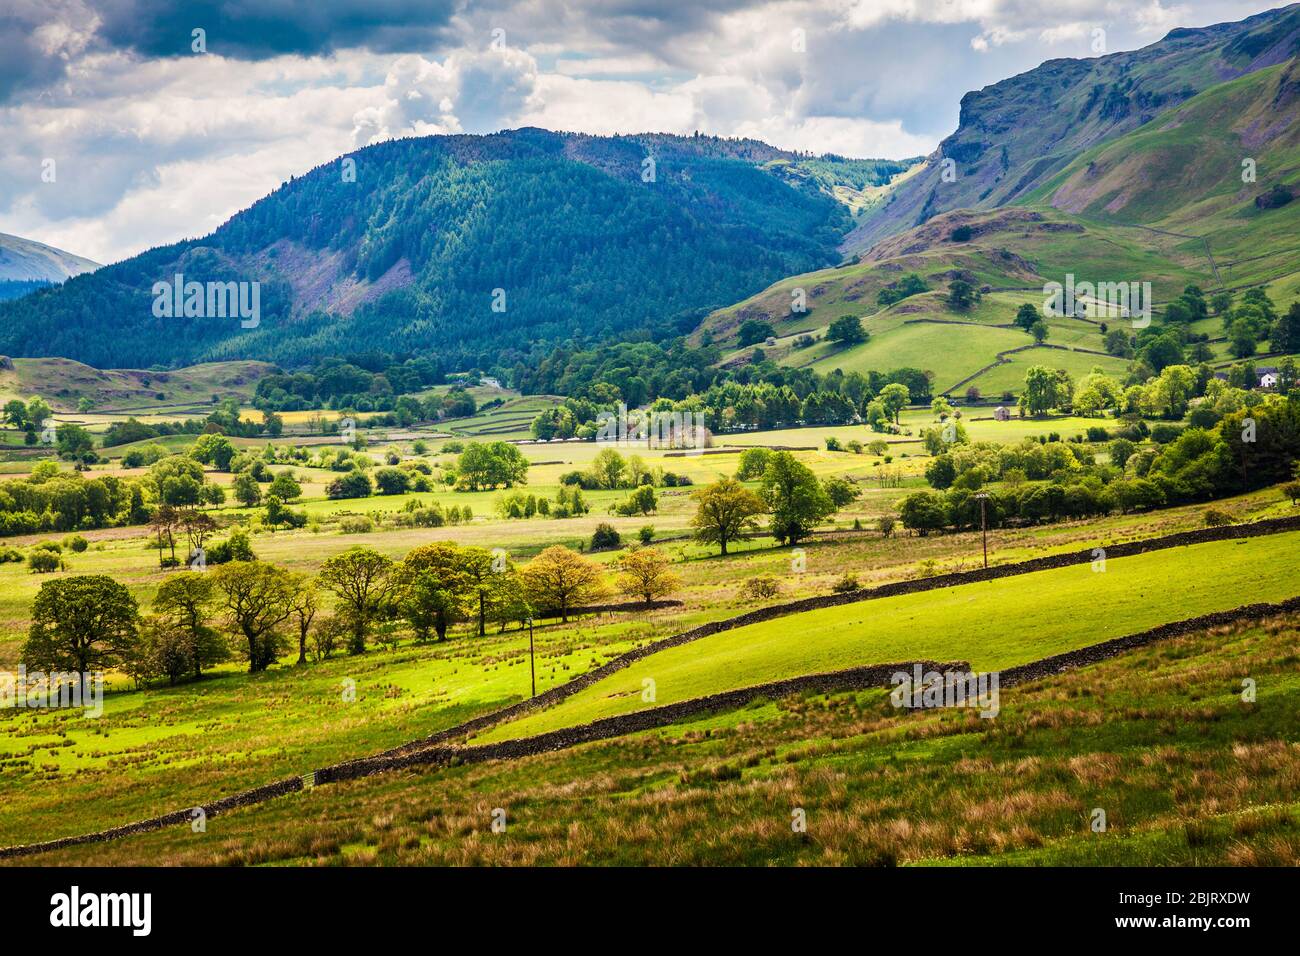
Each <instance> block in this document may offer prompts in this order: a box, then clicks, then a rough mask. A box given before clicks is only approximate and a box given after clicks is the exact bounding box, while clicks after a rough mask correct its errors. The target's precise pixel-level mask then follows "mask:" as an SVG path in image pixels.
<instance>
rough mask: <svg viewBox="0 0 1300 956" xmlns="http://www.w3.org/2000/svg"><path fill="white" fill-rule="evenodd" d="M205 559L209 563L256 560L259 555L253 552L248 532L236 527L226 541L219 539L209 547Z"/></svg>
mask: <svg viewBox="0 0 1300 956" xmlns="http://www.w3.org/2000/svg"><path fill="white" fill-rule="evenodd" d="M205 560H206V561H207V563H208V564H226V563H228V562H230V561H256V560H257V555H255V554H253V546H252V544H250V543H249V540H248V532H247V531H245V530H244V529H243V528H236V529H235V530H234V531H232V532H230V537H229V538H227V539H226V540H225V541H218V542H217V543H216V544H214V545H212V547H210V548H208V549H207V553H206V555H205Z"/></svg>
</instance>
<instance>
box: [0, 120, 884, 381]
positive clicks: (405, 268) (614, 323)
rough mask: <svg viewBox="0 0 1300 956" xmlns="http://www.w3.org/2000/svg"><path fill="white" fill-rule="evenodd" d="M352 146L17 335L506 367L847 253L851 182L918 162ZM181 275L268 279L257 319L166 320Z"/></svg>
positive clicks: (226, 352) (101, 279) (1, 337)
mask: <svg viewBox="0 0 1300 956" xmlns="http://www.w3.org/2000/svg"><path fill="white" fill-rule="evenodd" d="M648 157H653V159H654V166H653V170H651V169H650V168H649V167H648V166H647V163H646V161H647V158H648ZM345 159H346V160H348V161H350V163H354V164H355V181H350V178H349V176H348V172H349V171H350V170H349V168H347V167H348V165H349V164H345V163H344V162H343V161H338V162H334V163H330V164H328V165H325V166H321V167H318V168H317V169H314V170H312V171H311V172H310V173H308V174H307V175H305V176H302V177H299V178H295V179H292V180H291V181H290V182H288V183H286V184H284V185H283V186H282V187H281V188H279V189H277V190H276V191H275V192H274V193H272V194H271V195H269V196H267V197H266V198H265V199H263V200H261V201H259V202H258V203H256V204H254V205H253V206H252V207H251V208H249V209H248V210H245V211H244V212H241V213H239V214H238V215H236V216H235V217H233V218H232V219H231V220H230V221H229V222H227V223H226V224H225V225H223V226H222V227H221V228H220V229H218V230H217V231H216V232H214V233H213V234H212V235H210V236H208V237H206V238H203V239H197V240H187V241H185V242H180V243H177V244H175V245H172V246H167V247H163V248H158V249H153V250H150V251H149V252H146V253H144V254H142V255H139V256H136V257H134V258H132V259H128V260H126V261H124V262H120V263H117V264H115V265H112V266H109V267H107V268H105V269H102V270H100V271H99V272H98V273H96V274H94V275H92V276H87V277H83V278H78V279H76V280H75V281H72V282H69V283H67V284H66V285H65V286H63V287H61V288H58V289H53V290H47V291H43V292H41V293H40V294H37V295H35V296H31V297H29V298H27V299H24V300H23V301H21V302H18V303H10V304H7V305H3V306H0V351H5V352H8V353H9V354H13V355H29V356H36V355H63V356H68V357H72V358H76V359H78V360H81V361H86V362H89V363H91V364H94V365H98V366H101V367H110V366H117V367H120V366H140V365H150V364H154V363H164V364H176V363H190V362H195V361H204V360H216V359H224V358H256V359H267V360H277V361H283V362H290V363H291V362H296V361H300V360H306V359H309V358H313V357H317V356H320V355H324V354H332V353H341V352H347V351H349V350H355V349H356V348H357V347H358V343H362V342H364V343H365V345H366V347H368V348H380V349H387V350H390V351H395V352H405V351H411V350H416V349H419V350H422V351H426V352H427V351H432V352H435V353H437V354H438V355H439V356H440V357H441V358H443V360H444V364H447V365H449V366H452V367H455V366H469V365H481V366H483V367H494V366H495V367H509V366H510V365H512V364H514V363H515V362H520V361H526V360H527V359H528V358H529V357H530V355H532V354H533V350H534V348H536V349H537V350H541V349H545V350H549V348H550V347H552V346H553V345H554V344H556V343H559V342H562V341H564V340H566V339H569V338H574V339H578V340H584V339H585V340H593V339H600V338H602V337H608V336H613V335H617V334H620V333H623V332H626V331H628V330H630V329H640V328H646V329H648V330H649V331H651V332H652V333H657V334H663V333H665V332H671V331H673V330H674V328H676V323H678V322H679V321H684V322H686V323H687V327H688V328H689V327H691V326H693V324H694V322H695V321H697V320H698V317H699V315H701V314H703V311H704V310H707V308H710V307H716V306H718V305H721V304H724V303H726V302H728V301H734V300H735V299H736V298H737V297H739V296H741V295H744V294H747V293H748V292H751V291H753V290H754V289H757V288H761V287H762V286H763V285H765V284H767V283H769V282H771V281H773V280H774V279H776V278H777V277H779V276H782V275H789V274H792V273H797V272H801V271H806V270H807V269H809V268H814V267H817V266H819V265H825V264H827V263H829V262H831V261H834V260H835V259H836V258H837V254H836V252H835V247H836V244H837V242H838V241H839V239H840V238H841V236H842V235H843V234H844V232H845V231H846V230H847V229H848V228H849V226H850V225H851V222H852V220H851V216H850V212H849V210H848V208H847V207H846V206H845V205H844V204H842V203H841V202H840V201H839V200H838V199H837V198H836V197H835V195H834V193H835V191H836V189H837V187H840V186H844V187H846V188H850V189H853V188H859V189H861V188H866V187H867V186H868V185H869V184H876V185H883V184H884V183H886V182H888V180H889V179H890V178H891V177H892V176H895V175H897V173H899V172H900V171H902V170H903V169H905V168H906V166H905V164H900V163H892V162H888V161H879V162H877V163H874V164H873V163H864V162H862V161H845V160H839V159H837V158H835V157H822V158H820V159H817V160H812V159H809V158H807V157H804V156H802V155H799V154H793V153H786V152H783V151H781V150H777V149H774V148H773V147H770V146H767V145H766V144H763V143H759V142H756V141H752V140H722V139H716V138H711V137H674V136H662V135H647V136H633V137H610V138H606V137H594V136H586V135H574V134H560V133H551V132H547V131H545V130H537V129H524V130H516V131H512V132H507V133H500V134H495V135H491V136H448V137H424V138H415V139H405V140H398V141H392V142H387V143H382V144H379V145H376V146H372V147H369V148H366V149H363V150H360V151H358V152H357V153H354V154H351V155H350V156H348V157H345ZM841 170H842V172H843V176H842V177H841V176H840V172H839V171H841ZM651 172H652V173H653V175H650V173H651ZM647 179H649V180H650V181H646V180H647ZM178 273H179V274H184V276H185V277H186V279H187V280H190V281H195V280H197V281H202V282H206V281H231V280H234V281H253V280H256V281H259V282H260V283H261V322H260V325H258V326H257V327H256V328H252V329H242V328H241V327H240V324H239V322H238V321H237V320H230V319H221V318H155V317H154V316H153V314H152V311H151V309H152V304H153V295H152V292H151V288H152V285H153V283H154V282H156V281H159V280H164V281H167V280H170V279H171V277H172V276H173V275H175V274H178ZM498 289H500V290H503V295H504V298H502V297H501V295H499V294H494V290H498ZM494 305H495V308H494Z"/></svg>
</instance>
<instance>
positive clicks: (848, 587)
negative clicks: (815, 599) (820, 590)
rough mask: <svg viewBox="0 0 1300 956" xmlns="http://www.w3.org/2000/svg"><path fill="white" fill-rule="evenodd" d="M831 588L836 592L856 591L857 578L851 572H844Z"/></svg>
mask: <svg viewBox="0 0 1300 956" xmlns="http://www.w3.org/2000/svg"><path fill="white" fill-rule="evenodd" d="M831 590H832V591H834V592H835V593H836V594H848V593H849V592H850V591H856V590H858V579H857V578H856V577H854V576H853V575H852V574H846V575H844V577H842V578H840V579H839V580H838V581H836V582H835V583H834V584H832V585H831Z"/></svg>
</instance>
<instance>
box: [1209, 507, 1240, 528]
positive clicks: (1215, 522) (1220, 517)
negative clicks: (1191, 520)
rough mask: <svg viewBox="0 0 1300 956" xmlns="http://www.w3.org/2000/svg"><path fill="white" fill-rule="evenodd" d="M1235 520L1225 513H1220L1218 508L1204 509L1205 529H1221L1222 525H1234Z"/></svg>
mask: <svg viewBox="0 0 1300 956" xmlns="http://www.w3.org/2000/svg"><path fill="white" fill-rule="evenodd" d="M1236 520H1237V519H1236V518H1234V517H1233V516H1232V515H1230V514H1228V512H1226V511H1220V510H1219V509H1218V508H1206V509H1205V526H1206V527H1207V528H1222V527H1223V526H1224V525H1229V524H1235V523H1236Z"/></svg>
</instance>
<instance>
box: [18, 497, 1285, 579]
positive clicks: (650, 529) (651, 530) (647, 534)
mask: <svg viewBox="0 0 1300 956" xmlns="http://www.w3.org/2000/svg"><path fill="white" fill-rule="evenodd" d="M1297 488H1300V485H1297ZM636 536H637V540H638V541H640V542H641V543H642V544H649V543H650V542H652V541H654V539H655V527H654V525H652V524H648V525H646V526H644V527H643V528H642V529H641V530H640V531H638V532H637V533H636ZM0 560H2V559H0Z"/></svg>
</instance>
